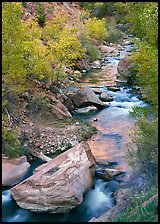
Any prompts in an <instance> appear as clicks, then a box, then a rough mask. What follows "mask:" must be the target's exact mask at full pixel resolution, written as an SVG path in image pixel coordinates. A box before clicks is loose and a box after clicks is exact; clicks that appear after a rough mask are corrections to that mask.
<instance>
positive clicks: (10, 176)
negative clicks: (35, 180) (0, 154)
mask: <svg viewBox="0 0 160 224" xmlns="http://www.w3.org/2000/svg"><path fill="white" fill-rule="evenodd" d="M29 167H30V164H29V163H28V162H27V158H26V156H21V157H18V158H14V159H8V157H6V158H2V186H14V185H16V184H18V183H19V182H20V181H21V180H22V179H23V177H24V176H25V175H26V173H27V172H28V170H29Z"/></svg>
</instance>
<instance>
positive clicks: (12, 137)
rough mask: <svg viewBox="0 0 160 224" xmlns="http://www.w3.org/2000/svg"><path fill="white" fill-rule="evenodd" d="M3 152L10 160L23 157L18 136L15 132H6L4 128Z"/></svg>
mask: <svg viewBox="0 0 160 224" xmlns="http://www.w3.org/2000/svg"><path fill="white" fill-rule="evenodd" d="M2 139H3V152H4V153H5V155H6V156H8V158H9V159H12V158H16V157H19V156H21V155H22V152H21V147H20V143H18V142H17V141H16V134H15V133H14V131H13V130H6V129H5V128H4V127H3V138H2Z"/></svg>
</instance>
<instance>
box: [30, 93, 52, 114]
mask: <svg viewBox="0 0 160 224" xmlns="http://www.w3.org/2000/svg"><path fill="white" fill-rule="evenodd" d="M48 104H49V100H48V99H47V98H45V97H44V96H35V97H34V99H33V100H32V102H31V103H30V104H29V105H28V108H29V109H30V110H31V111H34V112H40V111H42V110H47V108H48Z"/></svg>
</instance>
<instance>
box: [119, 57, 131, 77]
mask: <svg viewBox="0 0 160 224" xmlns="http://www.w3.org/2000/svg"><path fill="white" fill-rule="evenodd" d="M131 69H132V64H131V62H130V61H129V59H128V57H125V58H123V59H121V60H120V61H119V63H118V66H117V71H118V74H119V76H118V78H119V79H122V80H124V81H125V80H127V81H128V80H129V78H130V73H131Z"/></svg>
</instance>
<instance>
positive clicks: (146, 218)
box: [113, 186, 158, 222]
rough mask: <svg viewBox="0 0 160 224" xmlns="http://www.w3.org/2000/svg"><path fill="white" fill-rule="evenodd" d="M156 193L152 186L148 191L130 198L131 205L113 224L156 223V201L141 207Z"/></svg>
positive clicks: (156, 190) (155, 188)
mask: <svg viewBox="0 0 160 224" xmlns="http://www.w3.org/2000/svg"><path fill="white" fill-rule="evenodd" d="M157 193H158V189H157V187H154V186H152V187H151V188H150V189H149V191H141V192H138V193H136V194H134V195H133V196H132V198H131V199H132V203H131V205H130V206H129V207H128V208H127V210H126V211H125V212H124V213H122V214H121V215H119V216H118V218H117V219H115V220H113V221H114V222H156V221H157V214H156V213H157V212H158V211H157V205H158V200H157V199H156V198H155V199H153V200H151V202H150V203H149V204H148V205H146V206H142V204H143V203H144V202H145V201H147V200H149V199H150V198H151V197H152V196H154V195H156V194H157Z"/></svg>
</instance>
